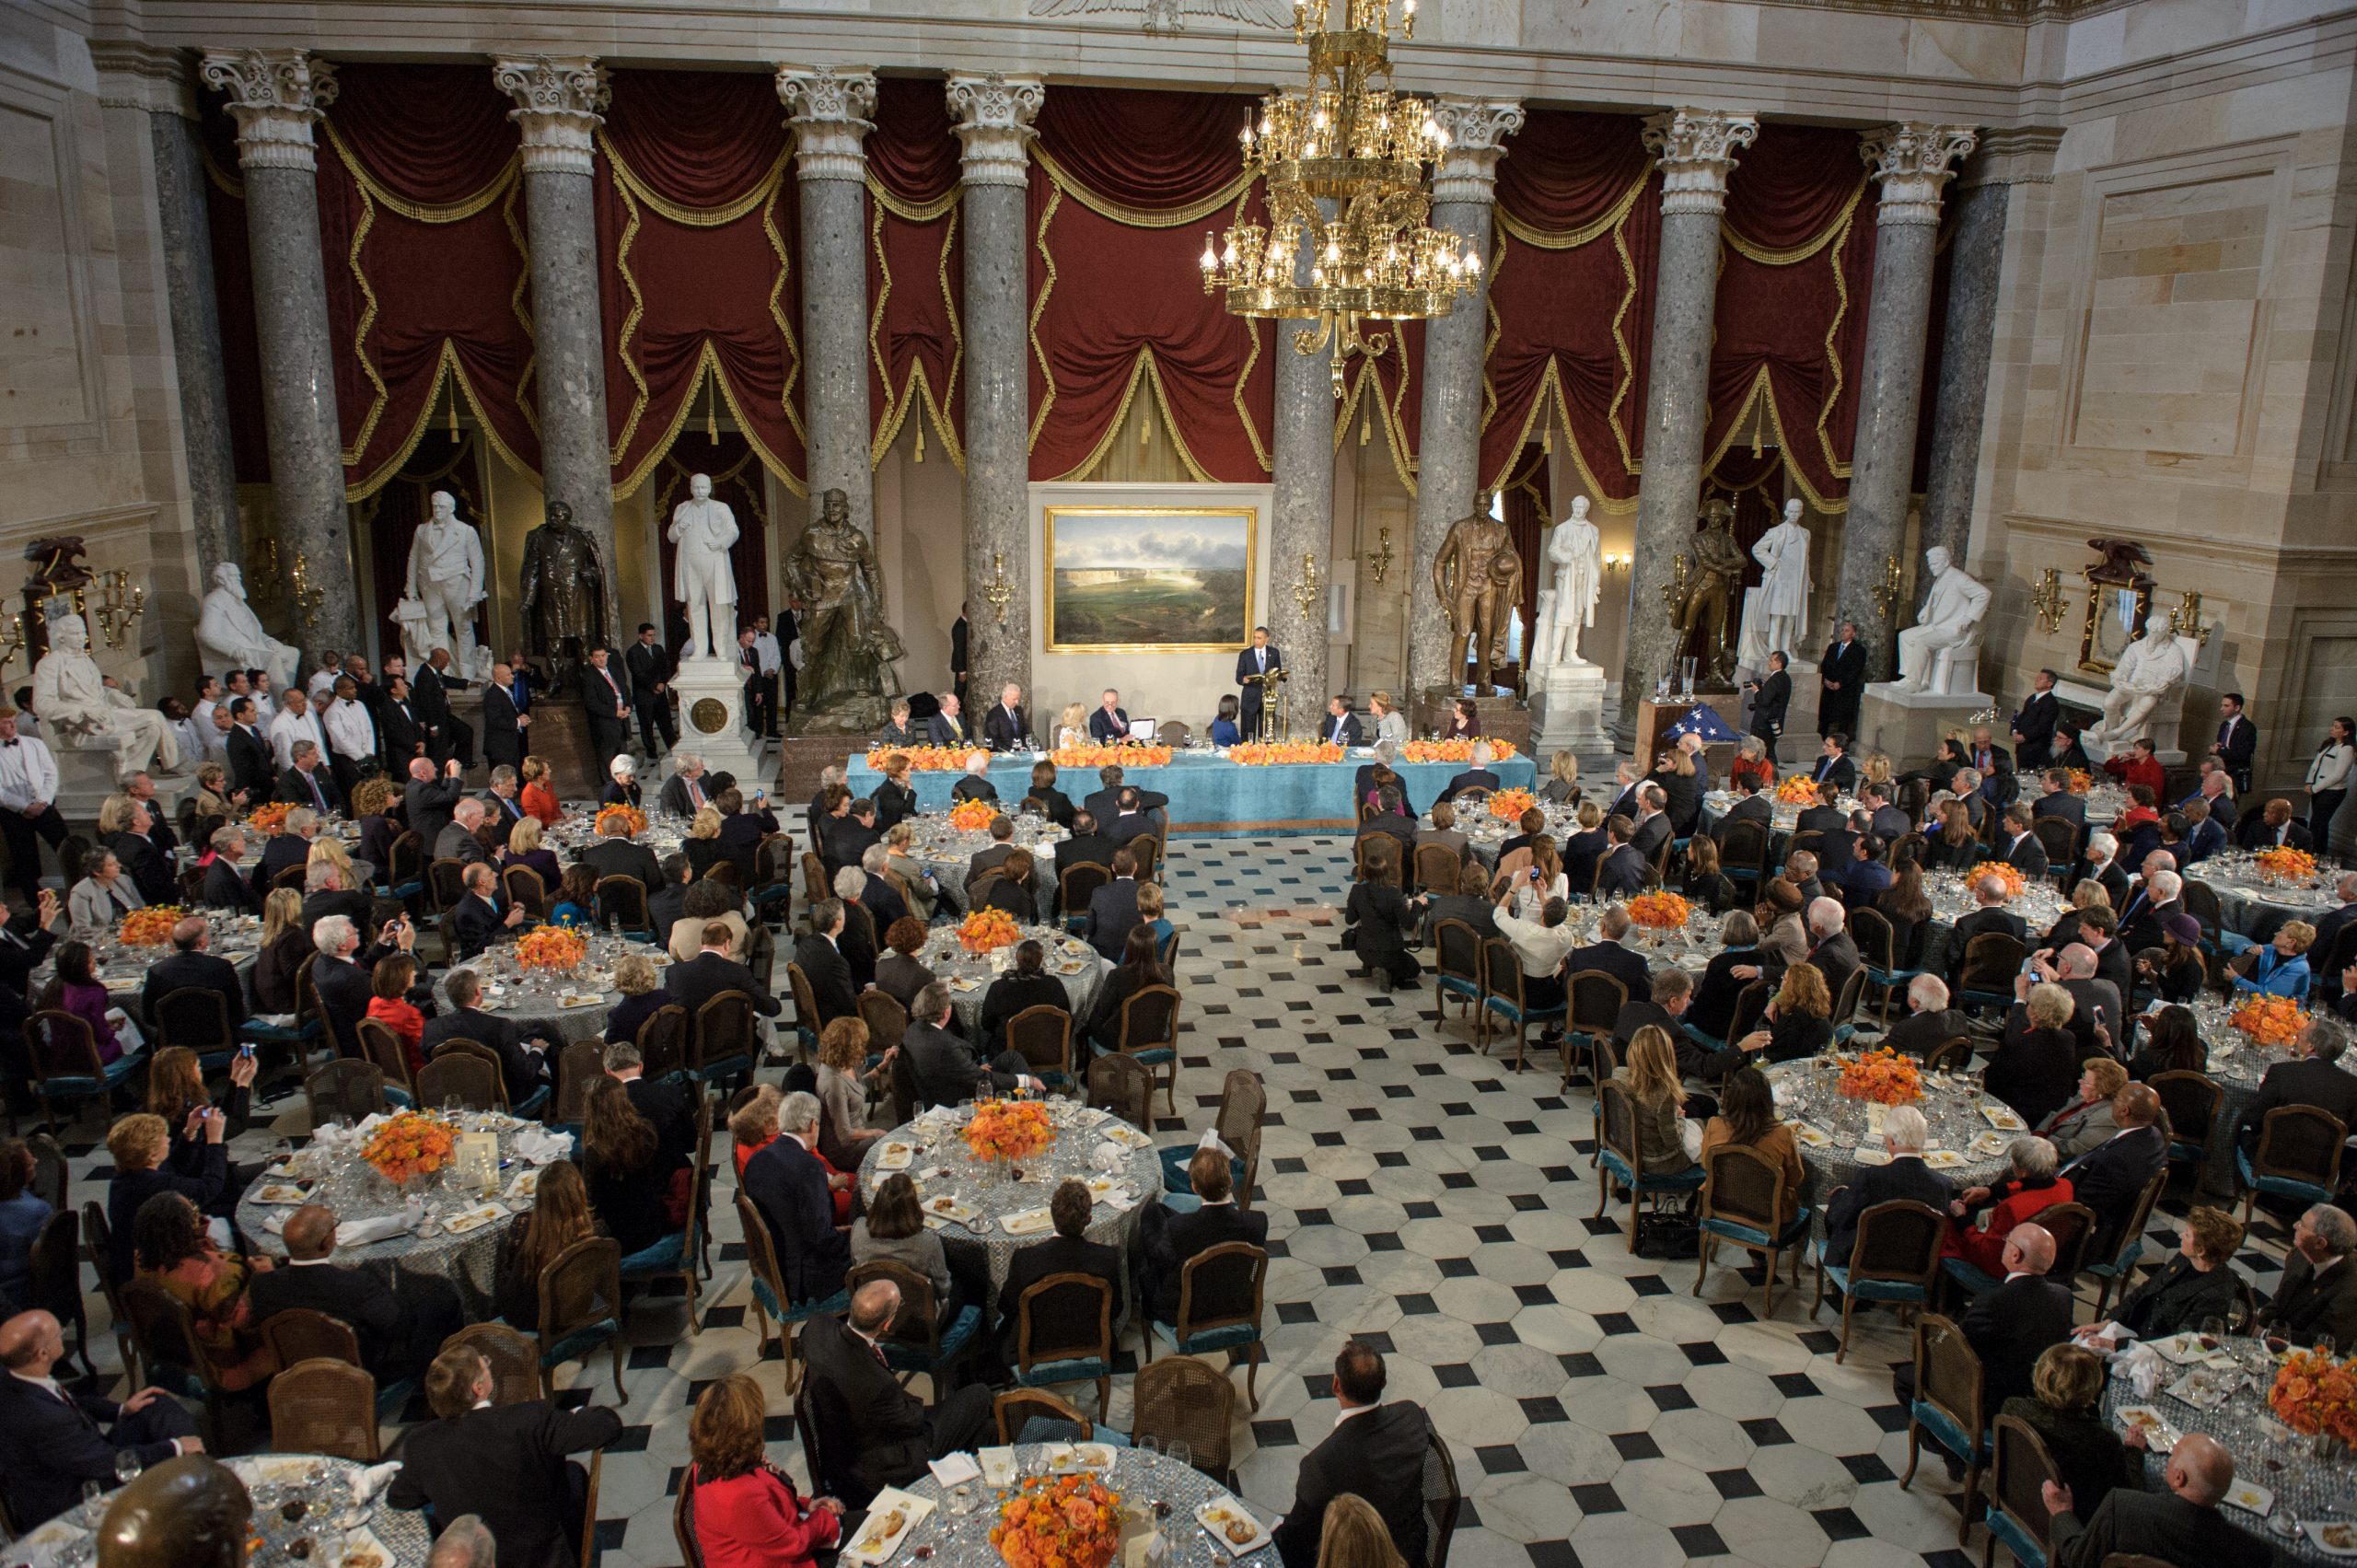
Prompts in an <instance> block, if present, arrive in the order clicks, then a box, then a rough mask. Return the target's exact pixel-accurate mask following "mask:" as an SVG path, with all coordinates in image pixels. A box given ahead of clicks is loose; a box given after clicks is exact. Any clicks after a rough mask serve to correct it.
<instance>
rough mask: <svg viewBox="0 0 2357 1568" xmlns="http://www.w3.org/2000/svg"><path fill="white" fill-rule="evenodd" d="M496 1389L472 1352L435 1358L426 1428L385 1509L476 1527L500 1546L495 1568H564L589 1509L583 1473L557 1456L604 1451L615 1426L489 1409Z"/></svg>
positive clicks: (408, 1449)
mask: <svg viewBox="0 0 2357 1568" xmlns="http://www.w3.org/2000/svg"><path fill="white" fill-rule="evenodd" d="M495 1387H496V1385H495V1384H494V1383H493V1380H492V1376H491V1363H490V1362H489V1361H487V1360H485V1359H484V1357H483V1354H482V1352H481V1351H478V1350H476V1349H475V1348H474V1347H473V1346H472V1345H469V1344H456V1345H451V1346H448V1347H447V1348H446V1349H444V1350H443V1352H442V1353H440V1354H439V1355H436V1356H435V1358H434V1365H431V1366H430V1367H428V1368H426V1373H425V1402H426V1405H427V1407H428V1408H430V1409H431V1410H432V1411H434V1416H435V1419H434V1420H432V1421H430V1422H427V1423H425V1424H424V1425H423V1426H420V1427H415V1428H412V1430H411V1432H410V1434H409V1437H408V1440H407V1442H405V1443H404V1444H403V1445H402V1447H401V1469H400V1471H399V1472H398V1473H397V1474H396V1475H395V1476H394V1477H393V1482H392V1485H391V1487H390V1489H389V1491H387V1493H386V1494H385V1501H386V1502H387V1503H389V1504H391V1505H392V1506H394V1507H396V1508H427V1507H430V1508H432V1509H433V1510H434V1514H435V1517H436V1518H442V1519H449V1520H452V1521H456V1520H458V1519H459V1518H460V1517H461V1516H471V1517H474V1518H477V1519H480V1520H481V1521H482V1526H483V1527H485V1528H487V1529H488V1530H489V1531H490V1532H491V1534H492V1536H493V1538H494V1539H496V1540H497V1541H498V1543H499V1563H500V1568H566V1565H568V1564H570V1563H571V1562H574V1561H575V1558H576V1557H577V1556H578V1554H579V1551H580V1541H581V1534H582V1525H583V1516H584V1515H585V1514H586V1512H587V1508H588V1500H589V1472H588V1471H587V1470H586V1469H583V1468H582V1467H581V1465H580V1464H579V1463H578V1462H576V1461H575V1460H572V1459H569V1458H566V1456H567V1455H569V1454H585V1453H587V1452H589V1451H590V1450H592V1449H596V1448H603V1447H605V1446H607V1445H608V1444H610V1443H611V1442H613V1440H614V1439H615V1438H617V1437H620V1436H621V1433H622V1418H621V1415H620V1414H619V1413H617V1412H616V1411H611V1410H609V1409H606V1408H605V1407H603V1406H600V1405H584V1406H582V1407H581V1408H579V1409H577V1410H559V1409H558V1408H557V1407H556V1405H555V1403H554V1402H553V1401H552V1400H518V1401H517V1402H516V1403H514V1404H506V1405H495V1404H493V1403H492V1402H491V1400H492V1394H493V1390H494V1388H495ZM454 1527H455V1524H454Z"/></svg>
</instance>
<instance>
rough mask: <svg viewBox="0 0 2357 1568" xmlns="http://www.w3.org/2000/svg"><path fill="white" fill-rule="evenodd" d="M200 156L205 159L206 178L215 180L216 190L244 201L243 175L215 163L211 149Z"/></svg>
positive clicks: (244, 184) (233, 198) (236, 199)
mask: <svg viewBox="0 0 2357 1568" xmlns="http://www.w3.org/2000/svg"><path fill="white" fill-rule="evenodd" d="M198 156H199V157H202V158H203V160H204V178H206V179H207V180H211V181H213V185H214V188H215V190H217V191H219V192H221V193H222V194H223V195H225V196H227V197H229V198H230V199H231V200H233V201H238V202H242V201H244V200H245V199H246V182H245V180H243V179H242V178H241V177H239V176H238V175H235V174H232V173H230V172H229V171H228V170H227V169H226V168H222V167H221V166H220V165H219V164H218V163H215V161H214V159H213V154H212V152H211V150H210V149H207V150H206V151H204V152H203V153H200V154H199V155H198Z"/></svg>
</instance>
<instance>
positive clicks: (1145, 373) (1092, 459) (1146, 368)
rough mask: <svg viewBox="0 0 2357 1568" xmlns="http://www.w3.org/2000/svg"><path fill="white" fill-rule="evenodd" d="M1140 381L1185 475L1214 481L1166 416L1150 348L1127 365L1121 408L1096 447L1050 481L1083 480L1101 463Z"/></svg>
mask: <svg viewBox="0 0 2357 1568" xmlns="http://www.w3.org/2000/svg"><path fill="white" fill-rule="evenodd" d="M1141 381H1143V382H1144V384H1145V386H1146V387H1147V389H1149V390H1150V391H1151V392H1152V394H1153V397H1154V406H1155V412H1156V413H1157V414H1159V415H1160V417H1161V420H1162V432H1163V434H1164V435H1166V436H1169V437H1170V447H1171V449H1172V450H1173V451H1175V452H1177V453H1178V454H1179V461H1180V462H1182V463H1184V464H1185V465H1186V466H1187V471H1188V473H1189V474H1190V475H1192V476H1193V478H1194V481H1195V482H1196V483H1198V484H1213V483H1216V482H1217V481H1215V480H1213V478H1212V476H1211V475H1210V474H1209V473H1208V472H1206V471H1205V470H1204V469H1203V465H1202V464H1201V463H1199V462H1197V461H1196V460H1195V454H1194V453H1193V451H1191V450H1190V448H1189V447H1188V446H1187V438H1186V437H1185V436H1181V435H1179V425H1178V422H1177V421H1175V420H1173V419H1172V418H1171V417H1170V401H1169V399H1168V398H1167V396H1166V395H1165V394H1164V392H1163V389H1162V369H1161V366H1159V365H1157V364H1156V363H1155V357H1154V350H1153V349H1152V348H1140V349H1139V350H1138V355H1137V358H1136V360H1135V361H1133V362H1132V364H1131V366H1130V379H1129V384H1128V385H1127V386H1125V387H1124V388H1122V389H1121V406H1120V408H1118V409H1116V410H1115V411H1114V412H1113V417H1112V418H1111V419H1109V420H1108V421H1107V422H1106V424H1105V434H1104V435H1103V436H1101V437H1099V438H1098V440H1097V446H1096V447H1095V448H1094V449H1093V450H1091V451H1090V452H1089V454H1088V456H1087V457H1086V458H1084V459H1081V460H1080V462H1079V463H1078V464H1077V465H1075V466H1074V467H1073V468H1072V469H1070V470H1066V471H1065V472H1063V473H1061V474H1058V475H1057V476H1056V478H1055V480H1054V481H1053V482H1055V483H1058V484H1068V483H1071V482H1074V481H1077V480H1080V479H1083V478H1085V477H1086V475H1087V474H1088V471H1089V470H1092V469H1094V468H1095V467H1096V466H1097V464H1098V463H1100V462H1103V461H1104V460H1105V454H1106V453H1108V452H1109V451H1111V450H1112V449H1113V443H1114V442H1116V441H1118V440H1120V438H1121V427H1122V426H1123V425H1124V424H1128V423H1129V418H1130V405H1131V404H1132V402H1134V401H1136V400H1137V395H1138V385H1139V383H1140V382H1141Z"/></svg>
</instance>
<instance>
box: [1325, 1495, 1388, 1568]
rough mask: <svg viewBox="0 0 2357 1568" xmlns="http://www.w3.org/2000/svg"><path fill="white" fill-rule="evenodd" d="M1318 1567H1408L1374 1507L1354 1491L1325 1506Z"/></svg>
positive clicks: (1336, 1496) (1336, 1498)
mask: <svg viewBox="0 0 2357 1568" xmlns="http://www.w3.org/2000/svg"><path fill="white" fill-rule="evenodd" d="M1318 1568H1407V1564H1406V1562H1404V1561H1403V1560H1402V1559H1401V1558H1400V1556H1399V1548H1398V1547H1397V1546H1395V1545H1393V1544H1392V1540H1391V1529H1390V1527H1389V1526H1387V1525H1386V1524H1385V1523H1384V1522H1383V1516H1382V1515H1380V1514H1378V1513H1376V1511H1375V1504H1372V1503H1369V1502H1368V1501H1367V1500H1366V1499H1365V1498H1364V1497H1361V1496H1360V1495H1359V1494H1358V1493H1355V1492H1343V1493H1336V1494H1335V1496H1334V1499H1333V1501H1331V1502H1329V1503H1328V1504H1326V1517H1325V1519H1324V1521H1323V1522H1322V1523H1321V1525H1320V1527H1319V1530H1318Z"/></svg>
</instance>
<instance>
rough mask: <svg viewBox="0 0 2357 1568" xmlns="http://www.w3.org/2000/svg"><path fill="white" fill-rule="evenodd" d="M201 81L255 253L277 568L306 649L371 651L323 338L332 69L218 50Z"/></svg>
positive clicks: (298, 56)
mask: <svg viewBox="0 0 2357 1568" xmlns="http://www.w3.org/2000/svg"><path fill="white" fill-rule="evenodd" d="M202 70H203V78H204V82H205V85H206V86H208V87H216V88H218V89H220V90H221V91H223V92H225V93H226V94H228V95H229V98H228V104H229V113H230V116H231V117H232V118H233V119H235V120H236V121H237V122H238V168H239V169H240V170H241V171H242V174H243V177H244V180H245V184H246V226H247V229H248V231H249V237H250V244H251V247H252V251H253V261H252V266H253V278H254V324H255V336H256V337H257V338H258V339H259V340H260V343H261V403H262V422H263V425H264V428H265V429H266V430H267V431H268V433H269V439H270V483H271V490H272V492H273V496H272V505H273V517H274V519H275V522H276V526H277V529H278V535H279V538H280V539H281V540H283V541H284V548H283V549H282V550H281V552H280V554H279V562H280V563H281V564H282V565H284V566H285V567H287V568H288V569H290V570H291V569H292V568H293V566H294V565H295V563H296V558H297V557H300V559H301V561H302V563H303V568H304V572H305V587H307V588H308V589H315V590H317V591H318V593H319V599H318V601H317V603H318V609H317V610H316V611H314V612H312V613H311V614H309V615H307V616H305V617H304V618H303V619H302V620H301V621H300V623H299V624H297V625H296V628H295V641H296V643H297V644H299V645H301V646H302V647H303V648H304V650H305V651H306V652H307V653H308V652H311V651H314V650H317V649H319V648H322V647H328V648H360V647H366V646H367V645H368V643H367V641H366V639H365V638H364V636H363V634H362V633H361V627H360V593H359V588H358V586H357V582H356V579H355V578H354V574H353V564H352V525H351V520H350V512H349V509H348V508H347V507H346V506H345V505H344V499H343V436H342V432H341V429H340V427H339V426H338V424H337V423H336V407H335V343H334V340H333V338H332V337H331V335H330V334H329V331H328V285H327V270H326V262H325V261H324V259H323V258H322V256H321V255H320V251H319V194H318V189H317V183H316V182H317V171H318V163H317V160H316V158H315V157H314V156H313V148H312V143H311V124H312V122H314V121H316V120H318V119H319V112H320V110H323V109H325V108H326V107H327V106H328V105H329V104H331V103H333V102H334V101H335V91H336V82H335V75H334V68H333V67H332V66H331V65H330V64H328V63H327V62H326V61H324V60H319V59H316V58H314V57H313V56H312V55H310V54H308V53H306V52H304V51H302V50H299V49H238V50H217V51H214V52H209V53H207V54H206V55H205V56H204V61H203V68H202Z"/></svg>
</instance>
